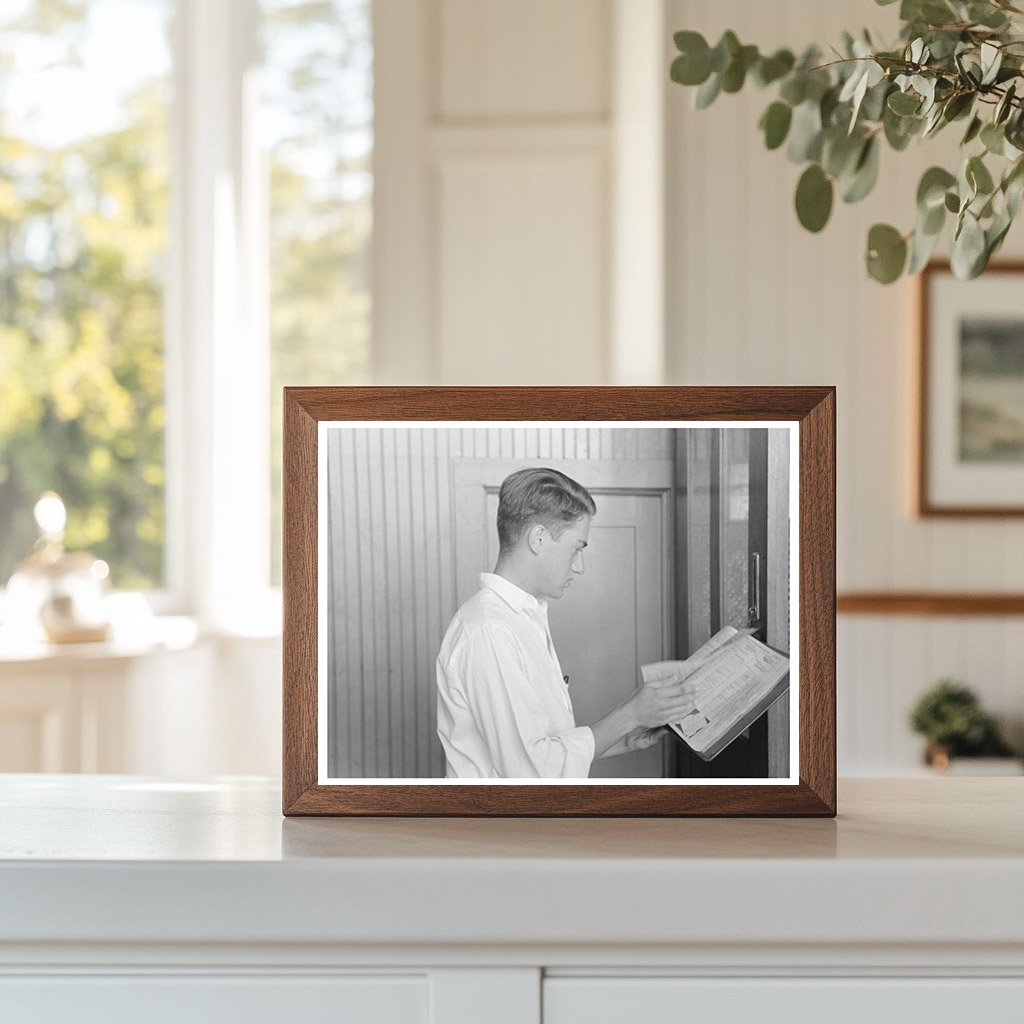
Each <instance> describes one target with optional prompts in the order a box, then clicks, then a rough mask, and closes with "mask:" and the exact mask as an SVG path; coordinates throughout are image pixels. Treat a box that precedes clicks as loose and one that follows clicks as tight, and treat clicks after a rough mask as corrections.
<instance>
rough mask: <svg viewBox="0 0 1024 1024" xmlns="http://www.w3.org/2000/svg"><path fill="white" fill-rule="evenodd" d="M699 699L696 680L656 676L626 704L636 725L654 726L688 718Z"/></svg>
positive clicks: (648, 727) (649, 727)
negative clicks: (656, 677) (658, 677)
mask: <svg viewBox="0 0 1024 1024" xmlns="http://www.w3.org/2000/svg"><path fill="white" fill-rule="evenodd" d="M696 699H697V687H696V685H695V684H694V683H693V682H691V681H689V680H685V679H683V680H680V679H657V680H654V681H653V682H650V683H644V685H643V686H641V687H640V688H639V689H638V690H637V691H636V692H635V693H634V694H633V696H632V697H630V698H629V700H628V701H627V702H626V705H627V707H628V708H629V710H630V712H631V714H632V717H633V720H634V721H635V722H636V724H637V726H641V727H644V728H647V729H652V728H656V727H658V726H662V725H666V724H667V723H669V722H678V721H679V720H680V719H681V718H685V717H686V716H687V715H688V714H689V713H690V712H691V711H692V710H693V709H694V706H695V702H696ZM631 731H632V730H631ZM649 745H650V744H648V746H649Z"/></svg>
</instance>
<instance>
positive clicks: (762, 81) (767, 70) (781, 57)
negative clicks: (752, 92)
mask: <svg viewBox="0 0 1024 1024" xmlns="http://www.w3.org/2000/svg"><path fill="white" fill-rule="evenodd" d="M795 63H796V58H795V57H794V56H793V54H792V52H791V51H789V50H776V51H775V53H773V54H772V55H771V56H770V57H762V58H761V60H760V61H759V62H758V63H757V64H756V65H755V67H754V72H753V75H754V81H755V82H757V84H758V85H760V86H767V85H771V84H772V82H776V81H778V80H779V79H780V78H785V76H786V75H788V74H789V73H790V71H792V70H793V65H794V64H795Z"/></svg>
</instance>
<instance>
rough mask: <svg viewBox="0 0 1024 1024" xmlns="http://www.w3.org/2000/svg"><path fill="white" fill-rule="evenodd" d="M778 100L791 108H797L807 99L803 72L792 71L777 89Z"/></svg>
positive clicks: (805, 77) (805, 80) (805, 76)
mask: <svg viewBox="0 0 1024 1024" xmlns="http://www.w3.org/2000/svg"><path fill="white" fill-rule="evenodd" d="M779 98H780V99H782V100H785V101H786V103H788V104H789V105H790V106H791V107H798V106H800V104H801V103H803V101H804V100H805V99H807V75H806V73H805V72H803V71H794V72H792V73H791V74H790V75H788V76H787V77H786V78H785V80H784V81H783V83H782V85H781V86H780V88H779Z"/></svg>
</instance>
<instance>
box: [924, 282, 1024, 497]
mask: <svg viewBox="0 0 1024 1024" xmlns="http://www.w3.org/2000/svg"><path fill="white" fill-rule="evenodd" d="M1022 289H1024V263H999V264H992V265H990V266H989V268H988V269H987V270H986V271H985V273H984V274H983V275H982V276H981V277H978V278H975V279H974V280H973V281H960V280H958V279H957V278H956V277H955V276H954V275H953V273H952V271H951V270H950V268H949V264H948V263H933V264H931V265H930V266H928V267H927V268H926V269H925V271H924V272H923V273H922V275H921V280H920V297H919V310H920V316H919V324H920V327H919V349H918V351H919V369H918V394H919V404H918V434H919V436H918V444H917V496H916V497H917V500H916V506H917V512H918V514H919V515H921V516H1020V515H1024V303H1022V302H1021V294H1022Z"/></svg>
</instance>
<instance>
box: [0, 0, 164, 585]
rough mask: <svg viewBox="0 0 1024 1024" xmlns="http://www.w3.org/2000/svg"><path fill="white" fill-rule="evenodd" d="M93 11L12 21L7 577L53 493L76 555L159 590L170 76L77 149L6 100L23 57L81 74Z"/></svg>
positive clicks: (2, 457)
mask: <svg viewBox="0 0 1024 1024" xmlns="http://www.w3.org/2000/svg"><path fill="white" fill-rule="evenodd" d="M88 14H89V5H88V4H86V3H68V2H59V0H57V2H55V0H35V2H32V3H28V4H25V5H24V6H23V8H22V9H21V10H20V11H19V12H18V13H17V14H15V15H13V16H11V17H8V18H6V19H4V22H2V23H0V524H2V529H0V582H2V581H3V580H5V579H6V578H7V576H9V574H10V573H11V571H12V570H13V568H14V566H15V565H16V563H17V561H18V560H19V559H20V557H21V556H23V555H24V554H25V553H26V552H27V550H28V549H29V547H30V546H31V544H32V542H33V541H34V539H35V526H34V523H33V521H32V517H31V509H32V506H33V504H34V503H35V501H36V500H37V498H38V497H39V495H40V494H41V493H42V492H43V491H44V490H47V489H53V490H56V491H57V492H58V493H59V494H60V495H61V496H62V497H63V498H64V501H65V503H66V505H67V507H68V529H67V533H66V543H67V546H68V547H69V548H81V549H88V550H90V551H92V552H93V553H95V554H96V555H98V556H100V557H102V558H104V559H106V561H107V562H108V563H109V564H110V567H111V578H112V581H113V583H114V584H115V585H116V586H118V587H143V588H148V587H156V586H159V585H160V584H161V583H162V582H163V578H164V572H163V561H164V532H165V526H164V522H165V515H164V440H163V436H164V372H163V370H164V366H163V324H162V320H163V291H162V283H161V281H160V274H159V265H160V261H161V257H162V255H163V253H164V252H165V251H166V245H167V230H166V226H167V167H168V157H167V139H168V131H167V116H168V97H167V82H166V81H165V80H164V78H163V77H161V76H154V77H153V78H150V79H147V80H145V81H142V82H140V83H139V84H138V86H137V88H135V89H134V90H133V91H132V92H131V94H130V95H128V96H127V97H126V98H125V101H124V107H123V111H122V112H121V116H120V117H118V118H117V120H118V121H119V122H120V123H119V124H118V125H117V126H115V127H111V128H110V129H109V130H107V131H102V132H94V133H91V134H85V135H82V136H79V137H77V138H75V139H74V140H72V141H59V142H52V143H48V142H47V141H46V140H45V139H43V138H41V137H40V135H41V134H42V133H40V132H34V133H25V132H24V131H21V132H19V131H18V129H17V126H16V123H15V122H16V120H17V119H16V118H15V117H14V116H12V111H13V109H14V107H15V106H16V105H17V104H16V103H11V102H9V97H11V96H12V95H13V94H15V93H16V92H17V91H18V90H19V89H20V90H21V91H22V92H24V89H25V86H26V78H27V77H28V75H29V74H34V73H37V72H36V71H35V70H33V71H32V72H26V71H24V69H23V62H21V61H19V55H25V54H32V53H36V52H39V53H42V52H45V53H46V54H47V56H48V58H49V64H48V68H49V69H53V68H74V67H75V66H76V65H79V66H80V65H81V59H82V58H81V51H80V46H81V42H82V40H83V38H84V36H85V34H86V32H87V28H88V26H87V21H88ZM19 78H20V80H19ZM57 101H58V102H59V98H58V100H57ZM21 114H22V119H24V110H22V111H21Z"/></svg>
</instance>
